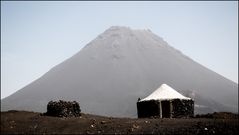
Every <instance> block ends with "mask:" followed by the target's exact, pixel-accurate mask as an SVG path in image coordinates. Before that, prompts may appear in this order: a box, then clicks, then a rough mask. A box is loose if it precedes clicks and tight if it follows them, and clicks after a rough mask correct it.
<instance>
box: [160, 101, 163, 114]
mask: <svg viewBox="0 0 239 135" xmlns="http://www.w3.org/2000/svg"><path fill="white" fill-rule="evenodd" d="M159 109H160V118H163V115H162V112H163V111H162V102H161V101H160V102H159Z"/></svg>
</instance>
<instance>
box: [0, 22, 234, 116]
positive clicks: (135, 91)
mask: <svg viewBox="0 0 239 135" xmlns="http://www.w3.org/2000/svg"><path fill="white" fill-rule="evenodd" d="M163 83H166V84H169V85H170V86H172V87H173V88H175V89H177V90H178V91H179V92H180V93H183V95H185V96H187V97H191V98H193V99H194V100H195V112H196V113H207V112H214V111H232V112H236V111H237V109H238V102H237V101H238V85H237V84H236V83H234V82H232V81H230V80H228V79H226V78H224V77H223V76H221V75H219V74H217V73H215V72H213V71H211V70H209V69H207V68H206V67H204V66H202V65H200V64H198V63H196V62H195V61H193V60H192V59H190V58H188V57H187V56H185V55H184V54H182V53H181V52H180V51H178V50H176V49H174V48H173V47H171V46H169V45H168V43H167V42H165V41H164V40H163V39H162V38H160V37H158V36H157V35H155V34H153V33H152V32H151V31H150V30H132V29H130V28H128V27H119V26H113V27H110V28H109V29H107V30H106V31H105V32H103V33H102V34H100V35H99V36H98V37H97V38H96V39H94V40H93V41H91V42H90V43H88V44H87V45H86V46H85V47H84V48H83V49H82V50H80V51H79V52H78V53H77V54H75V55H74V56H72V57H71V58H69V59H67V60H65V61H64V62H62V63H60V64H59V65H57V66H55V67H54V68H52V69H51V70H50V71H49V72H47V73H45V74H44V75H43V76H42V77H40V78H39V79H37V80H35V81H34V82H32V83H31V84H29V85H27V86H26V87H24V88H22V89H20V90H19V91H17V92H16V93H14V94H12V95H11V96H9V97H7V98H5V99H3V100H2V101H1V102H2V106H1V110H2V111H3V110H8V109H18V110H30V111H40V112H45V111H46V105H47V103H48V102H49V101H50V100H59V99H61V100H75V101H77V102H79V103H80V106H81V108H82V112H85V113H92V114H98V115H106V116H116V117H136V116H137V111H136V110H137V108H136V102H137V99H138V98H139V97H140V98H144V97H146V96H147V95H149V94H150V93H152V92H153V91H155V90H156V89H157V88H158V87H159V86H160V85H161V84H163Z"/></svg>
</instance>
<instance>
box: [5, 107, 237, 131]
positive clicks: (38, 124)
mask: <svg viewBox="0 0 239 135" xmlns="http://www.w3.org/2000/svg"><path fill="white" fill-rule="evenodd" d="M210 115H211V116H210ZM1 134H183V135H186V134H193V135H199V134H235V135H237V134H238V115H235V114H231V113H214V114H207V115H201V116H199V115H198V116H197V118H190V119H168V118H164V119H159V118H144V119H136V118H112V117H103V116H96V115H89V114H82V115H81V116H79V117H52V116H44V115H43V114H41V113H35V112H26V111H8V112H1Z"/></svg>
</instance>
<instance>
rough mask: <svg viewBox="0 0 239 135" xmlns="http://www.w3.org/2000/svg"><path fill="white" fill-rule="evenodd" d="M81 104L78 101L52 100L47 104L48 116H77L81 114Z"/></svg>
mask: <svg viewBox="0 0 239 135" xmlns="http://www.w3.org/2000/svg"><path fill="white" fill-rule="evenodd" d="M80 112H81V110H80V105H79V103H77V102H76V101H73V102H70V101H62V100H59V101H50V102H49V103H48V104H47V112H46V113H45V115H47V116H56V117H77V116H80V115H81V114H80Z"/></svg>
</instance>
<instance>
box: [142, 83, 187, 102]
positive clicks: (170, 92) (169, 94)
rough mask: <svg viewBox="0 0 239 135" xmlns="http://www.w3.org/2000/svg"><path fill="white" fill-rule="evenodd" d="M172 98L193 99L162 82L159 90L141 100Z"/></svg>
mask: <svg viewBox="0 0 239 135" xmlns="http://www.w3.org/2000/svg"><path fill="white" fill-rule="evenodd" d="M171 99H184V100H191V98H189V97H185V96H183V95H182V94H180V93H178V92H177V91H176V90H174V89H173V88H171V87H170V86H168V85H167V84H162V85H161V86H160V87H159V88H158V89H157V90H155V91H154V92H153V93H152V94H150V95H149V96H148V97H146V98H144V99H142V100H140V102H141V101H148V100H171Z"/></svg>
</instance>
